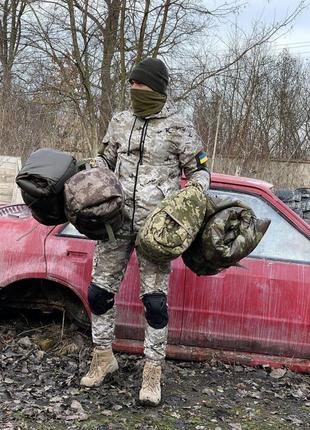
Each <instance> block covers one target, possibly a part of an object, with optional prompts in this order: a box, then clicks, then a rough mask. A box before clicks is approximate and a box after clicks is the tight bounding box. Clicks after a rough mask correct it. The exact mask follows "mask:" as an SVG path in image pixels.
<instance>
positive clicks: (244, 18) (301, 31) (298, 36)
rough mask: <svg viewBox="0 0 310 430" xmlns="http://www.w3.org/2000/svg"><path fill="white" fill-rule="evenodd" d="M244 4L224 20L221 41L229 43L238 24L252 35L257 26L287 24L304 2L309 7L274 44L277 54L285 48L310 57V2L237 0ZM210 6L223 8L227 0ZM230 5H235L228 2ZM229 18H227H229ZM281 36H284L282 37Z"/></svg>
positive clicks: (211, 1)
mask: <svg viewBox="0 0 310 430" xmlns="http://www.w3.org/2000/svg"><path fill="white" fill-rule="evenodd" d="M237 1H238V3H239V5H241V7H240V9H239V12H238V13H237V14H236V15H235V16H233V15H229V18H228V22H227V19H224V20H223V22H222V25H221V26H220V31H219V33H217V34H218V35H219V36H220V39H222V40H225V39H226V38H227V37H228V34H229V33H230V34H231V33H232V29H233V27H234V25H237V26H238V27H239V28H240V29H242V30H243V31H245V32H247V33H250V32H251V30H252V29H253V25H254V23H256V24H257V23H259V24H260V25H261V26H263V25H272V23H274V22H279V21H283V20H284V19H285V18H286V17H288V16H289V15H291V14H292V13H293V11H294V10H295V9H296V8H297V6H298V5H299V4H300V3H303V4H304V6H305V8H304V9H303V10H302V11H301V12H300V14H299V15H298V16H297V17H296V19H295V20H294V22H292V23H291V25H290V26H288V27H286V28H285V30H282V31H281V33H279V34H277V37H276V38H274V39H275V40H274V41H273V43H272V46H273V49H274V51H275V52H276V53H277V52H279V51H280V50H282V49H283V48H287V49H289V51H290V52H291V53H292V54H295V55H300V56H301V57H302V58H310V0H304V1H302V2H301V1H299V0H236V2H237ZM207 3H208V5H211V4H212V3H213V6H214V7H215V8H216V7H219V6H220V5H223V4H224V3H225V2H224V0H208V1H207ZM228 3H232V1H231V2H228ZM226 18H227V17H226ZM279 36H280V37H279Z"/></svg>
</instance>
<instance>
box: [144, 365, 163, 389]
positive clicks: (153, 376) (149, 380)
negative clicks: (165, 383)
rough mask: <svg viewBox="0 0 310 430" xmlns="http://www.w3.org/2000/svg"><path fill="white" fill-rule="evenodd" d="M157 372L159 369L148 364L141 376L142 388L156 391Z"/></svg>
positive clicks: (157, 382)
mask: <svg viewBox="0 0 310 430" xmlns="http://www.w3.org/2000/svg"><path fill="white" fill-rule="evenodd" d="M159 373H160V369H159V368H158V369H157V368H156V367H155V366H152V367H151V366H149V367H147V368H146V369H145V375H144V378H143V388H144V389H150V390H152V391H156V389H157V388H158V384H159Z"/></svg>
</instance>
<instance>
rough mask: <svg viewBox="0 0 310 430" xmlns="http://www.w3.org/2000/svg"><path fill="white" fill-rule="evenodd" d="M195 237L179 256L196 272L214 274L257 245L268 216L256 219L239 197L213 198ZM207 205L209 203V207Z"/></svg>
mask: <svg viewBox="0 0 310 430" xmlns="http://www.w3.org/2000/svg"><path fill="white" fill-rule="evenodd" d="M210 201H213V210H211V211H210V212H209V213H208V212H207V214H206V221H205V223H204V225H203V227H202V229H201V231H200V232H199V234H198V235H197V238H196V239H195V241H194V242H193V243H192V245H191V246H190V247H189V248H188V249H187V251H186V252H185V253H184V254H183V255H182V258H183V261H184V263H185V264H186V266H187V267H189V268H190V269H191V270H192V271H193V272H195V273H196V274H197V275H215V274H217V273H219V272H220V271H222V270H224V269H226V268H228V267H230V266H233V265H237V263H238V262H239V261H240V260H241V259H242V258H244V257H246V256H247V255H249V254H250V253H251V252H252V251H253V250H254V249H255V248H256V246H257V245H258V244H259V242H260V241H261V239H262V237H263V236H264V234H265V232H266V230H267V228H268V227H269V224H270V220H269V219H257V218H256V216H255V214H254V212H253V211H252V209H250V208H249V207H247V206H246V205H244V204H243V203H242V202H240V201H239V200H230V199H219V198H218V199H217V200H214V199H213V200H212V198H211V197H210ZM210 207H211V206H210Z"/></svg>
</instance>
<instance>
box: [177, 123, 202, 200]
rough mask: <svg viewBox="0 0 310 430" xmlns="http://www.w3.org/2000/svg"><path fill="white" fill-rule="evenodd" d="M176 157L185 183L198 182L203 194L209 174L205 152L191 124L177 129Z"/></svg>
mask: <svg viewBox="0 0 310 430" xmlns="http://www.w3.org/2000/svg"><path fill="white" fill-rule="evenodd" d="M177 140H178V155H179V160H180V167H181V169H182V170H183V171H184V174H185V177H186V180H187V182H189V183H190V182H198V183H199V184H200V185H201V186H202V188H203V191H204V193H207V190H208V189H209V186H210V173H209V170H208V168H207V166H206V161H204V158H206V157H204V155H206V154H205V151H204V149H203V145H202V142H201V139H200V137H199V136H198V134H197V133H196V131H195V129H194V126H193V125H192V124H191V123H187V124H184V125H183V126H182V127H181V126H179V127H177Z"/></svg>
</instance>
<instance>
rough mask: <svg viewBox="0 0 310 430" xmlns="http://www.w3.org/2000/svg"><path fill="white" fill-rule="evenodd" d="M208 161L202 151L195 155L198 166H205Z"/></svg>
mask: <svg viewBox="0 0 310 430" xmlns="http://www.w3.org/2000/svg"><path fill="white" fill-rule="evenodd" d="M208 160H209V157H208V155H207V153H206V152H204V151H200V152H198V154H197V155H196V161H197V165H198V166H201V165H203V164H205V163H206V162H207V161H208Z"/></svg>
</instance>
